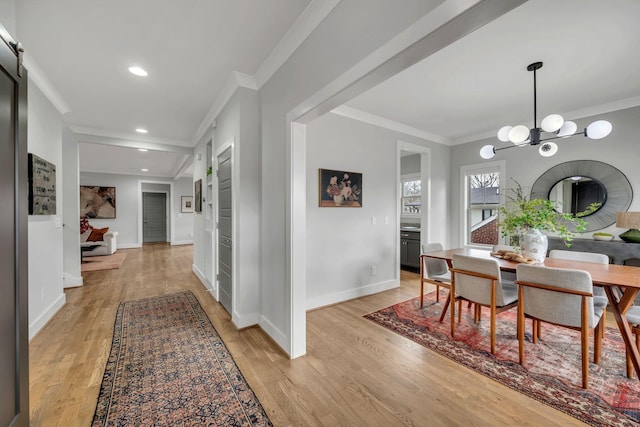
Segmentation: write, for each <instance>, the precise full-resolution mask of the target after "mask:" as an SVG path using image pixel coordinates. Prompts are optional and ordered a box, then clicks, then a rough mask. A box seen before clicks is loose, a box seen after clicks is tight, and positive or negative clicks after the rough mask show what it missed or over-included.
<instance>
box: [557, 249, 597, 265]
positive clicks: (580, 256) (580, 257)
mask: <svg viewBox="0 0 640 427" xmlns="http://www.w3.org/2000/svg"><path fill="white" fill-rule="evenodd" d="M549 258H556V259H566V260H569V261H581V262H592V263H594V264H609V255H605V254H599V253H596V252H578V251H565V250H562V249H553V250H552V251H550V252H549Z"/></svg>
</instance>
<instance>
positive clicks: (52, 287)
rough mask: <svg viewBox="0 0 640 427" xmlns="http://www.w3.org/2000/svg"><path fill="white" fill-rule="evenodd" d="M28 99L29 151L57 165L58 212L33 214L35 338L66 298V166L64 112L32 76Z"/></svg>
mask: <svg viewBox="0 0 640 427" xmlns="http://www.w3.org/2000/svg"><path fill="white" fill-rule="evenodd" d="M28 102H29V113H28V114H29V118H28V128H27V133H28V134H27V138H28V150H29V153H33V154H35V155H37V156H39V157H41V158H43V159H45V160H47V161H49V162H51V163H53V164H54V165H56V214H55V215H30V216H29V231H28V232H29V338H32V337H33V336H34V335H35V334H36V333H37V332H38V331H39V330H40V329H41V328H42V327H43V326H44V325H45V324H46V323H47V321H49V320H50V319H51V318H52V317H53V315H54V314H55V313H56V312H57V311H58V310H59V309H60V307H62V306H63V305H64V303H65V301H66V299H65V294H64V292H63V279H62V277H63V267H62V266H63V255H62V254H63V237H62V216H63V203H64V188H63V185H62V176H63V173H64V168H63V161H62V128H63V124H62V120H61V117H60V114H59V113H58V111H57V110H56V109H55V107H54V106H53V105H52V104H51V103H50V102H49V101H48V100H47V99H46V97H45V96H44V95H43V94H42V92H41V91H40V90H39V89H38V87H37V86H36V85H35V84H32V81H31V80H29V94H28Z"/></svg>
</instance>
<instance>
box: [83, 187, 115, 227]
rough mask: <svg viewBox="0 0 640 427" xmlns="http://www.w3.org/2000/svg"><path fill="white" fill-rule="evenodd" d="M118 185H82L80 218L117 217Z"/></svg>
mask: <svg viewBox="0 0 640 427" xmlns="http://www.w3.org/2000/svg"><path fill="white" fill-rule="evenodd" d="M115 217H116V187H100V186H94V185H81V186H80V218H95V219H115Z"/></svg>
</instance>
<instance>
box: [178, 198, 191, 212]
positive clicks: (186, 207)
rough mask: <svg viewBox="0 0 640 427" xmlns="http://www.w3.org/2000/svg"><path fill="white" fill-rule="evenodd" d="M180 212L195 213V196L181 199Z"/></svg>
mask: <svg viewBox="0 0 640 427" xmlns="http://www.w3.org/2000/svg"><path fill="white" fill-rule="evenodd" d="M180 199H181V202H182V203H181V208H180V212H185V213H192V212H193V196H182V197H181V198H180Z"/></svg>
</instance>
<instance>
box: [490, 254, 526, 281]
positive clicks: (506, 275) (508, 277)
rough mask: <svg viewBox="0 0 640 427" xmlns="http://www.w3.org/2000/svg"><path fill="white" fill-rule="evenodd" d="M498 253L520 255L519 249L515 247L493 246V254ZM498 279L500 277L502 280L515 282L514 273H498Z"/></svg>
mask: <svg viewBox="0 0 640 427" xmlns="http://www.w3.org/2000/svg"><path fill="white" fill-rule="evenodd" d="M498 251H509V252H517V253H520V248H518V247H516V246H511V245H493V252H498ZM500 277H502V280H510V281H512V282H513V281H514V280H516V273H513V272H511V271H502V272H500Z"/></svg>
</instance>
